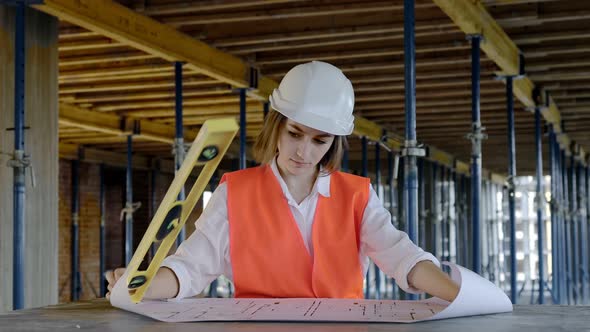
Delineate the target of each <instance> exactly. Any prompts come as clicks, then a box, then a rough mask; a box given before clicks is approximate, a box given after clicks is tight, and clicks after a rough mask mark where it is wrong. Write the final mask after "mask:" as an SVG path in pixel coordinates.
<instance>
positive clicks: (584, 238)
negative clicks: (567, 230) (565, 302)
mask: <svg viewBox="0 0 590 332" xmlns="http://www.w3.org/2000/svg"><path fill="white" fill-rule="evenodd" d="M577 173H578V183H579V184H580V185H579V188H578V191H579V198H580V199H579V207H580V214H579V218H578V224H579V227H578V231H579V232H580V245H581V248H580V260H581V264H580V267H581V269H580V278H579V282H580V287H581V293H582V296H581V301H580V304H584V305H586V304H588V288H587V287H586V286H587V285H586V284H587V280H588V228H587V224H586V219H587V218H586V213H587V211H586V200H587V199H588V193H587V192H586V176H585V173H586V172H585V171H584V166H583V165H582V163H581V162H580V163H578V169H577Z"/></svg>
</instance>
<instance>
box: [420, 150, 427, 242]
mask: <svg viewBox="0 0 590 332" xmlns="http://www.w3.org/2000/svg"><path fill="white" fill-rule="evenodd" d="M425 163H426V161H425V160H424V159H418V213H419V215H420V223H419V227H418V237H419V241H418V245H419V246H420V247H422V248H425V247H426V218H427V217H428V213H427V210H428V209H426V191H425V182H426V181H425V180H426V179H425V176H424V164H425Z"/></svg>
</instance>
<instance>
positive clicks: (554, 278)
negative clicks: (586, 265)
mask: <svg viewBox="0 0 590 332" xmlns="http://www.w3.org/2000/svg"><path fill="white" fill-rule="evenodd" d="M554 140H555V134H554V132H553V126H552V125H549V144H548V146H549V175H550V177H551V182H550V183H551V204H550V205H549V208H550V213H551V271H552V272H551V289H552V291H553V304H558V303H560V295H559V273H558V270H559V267H558V262H559V256H558V249H557V246H558V239H557V216H556V213H557V205H556V204H557V197H556V190H555V176H556V174H555V147H554Z"/></svg>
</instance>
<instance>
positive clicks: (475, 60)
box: [469, 35, 484, 274]
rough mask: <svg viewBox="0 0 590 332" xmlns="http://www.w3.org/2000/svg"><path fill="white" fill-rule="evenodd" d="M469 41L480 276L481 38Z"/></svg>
mask: <svg viewBox="0 0 590 332" xmlns="http://www.w3.org/2000/svg"><path fill="white" fill-rule="evenodd" d="M470 39H471V122H472V124H471V134H470V135H469V136H470V138H471V142H472V143H471V224H472V228H471V231H472V237H473V243H472V249H471V250H472V252H473V253H472V259H473V261H472V270H473V272H475V273H477V274H481V214H480V210H481V201H480V197H481V157H482V156H481V140H482V139H483V138H484V134H483V128H482V126H481V117H480V107H479V105H480V57H479V52H480V50H479V48H480V42H481V36H479V35H472V36H470Z"/></svg>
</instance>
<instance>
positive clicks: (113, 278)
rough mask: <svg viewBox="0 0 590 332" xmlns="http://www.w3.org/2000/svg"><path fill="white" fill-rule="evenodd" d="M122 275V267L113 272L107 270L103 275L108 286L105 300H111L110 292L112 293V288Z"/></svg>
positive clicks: (123, 271)
mask: <svg viewBox="0 0 590 332" xmlns="http://www.w3.org/2000/svg"><path fill="white" fill-rule="evenodd" d="M124 273H125V268H124V267H120V268H117V269H115V270H108V271H106V272H105V273H104V276H105V278H106V279H107V281H108V283H109V285H108V286H107V289H108V290H109V291H108V292H107V294H106V298H107V299H110V298H111V292H112V291H113V288H115V284H116V283H117V281H118V280H119V279H120V278H121V276H123V274H124Z"/></svg>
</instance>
